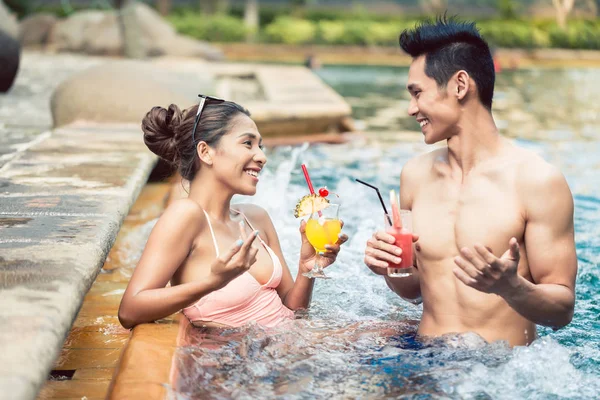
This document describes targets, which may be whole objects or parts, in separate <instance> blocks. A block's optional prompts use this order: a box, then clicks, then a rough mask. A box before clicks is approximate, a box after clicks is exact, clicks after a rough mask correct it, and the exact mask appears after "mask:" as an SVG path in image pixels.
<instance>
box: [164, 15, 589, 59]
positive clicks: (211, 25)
mask: <svg viewBox="0 0 600 400" xmlns="http://www.w3.org/2000/svg"><path fill="white" fill-rule="evenodd" d="M352 13H353V14H352ZM352 13H347V14H344V15H342V16H341V18H340V19H335V18H334V15H333V14H327V11H320V14H317V12H316V11H310V13H309V12H305V18H293V17H288V16H277V17H274V19H273V20H272V21H271V22H270V23H268V24H266V25H263V24H262V23H263V22H264V21H261V27H260V28H259V29H260V31H259V32H258V39H259V41H263V42H270V43H283V44H290V45H298V44H325V45H358V46H398V36H399V35H400V33H401V32H402V31H403V30H404V29H410V28H413V27H414V26H415V24H416V23H417V22H418V21H417V20H415V19H412V20H409V19H398V17H397V16H393V17H390V18H387V19H385V18H381V17H379V18H377V19H371V18H369V17H368V16H369V15H368V14H366V11H364V10H360V9H355V10H353V11H352ZM309 14H310V17H311V18H310V19H309V18H308V16H309ZM261 15H262V10H261ZM273 15H275V14H273ZM317 15H318V16H319V17H320V19H317V18H316V16H317ZM351 15H353V16H354V17H353V18H350V16H351ZM325 17H327V18H325ZM312 18H315V20H313V19H312ZM168 19H169V20H170V21H171V22H172V23H173V25H174V26H175V28H176V29H177V31H178V32H180V33H183V34H186V35H190V36H192V37H195V38H198V39H202V40H208V41H214V42H235V41H243V40H244V39H245V37H246V33H247V31H246V28H245V27H244V22H243V20H242V18H237V17H233V16H224V15H220V16H219V15H217V16H210V17H207V16H202V15H201V14H199V13H197V12H191V11H190V9H187V10H185V11H183V10H178V11H177V12H175V13H172V14H171V15H170V16H169V17H168ZM477 25H478V27H479V28H480V30H481V33H482V34H483V36H484V37H485V38H486V39H487V40H488V41H489V43H490V45H491V46H493V47H508V48H547V47H554V48H571V49H598V50H600V22H597V21H578V20H571V21H569V25H568V28H567V30H565V31H562V30H560V29H559V28H558V27H557V26H556V23H555V21H554V20H552V19H545V20H540V19H538V20H527V21H526V20H515V19H512V20H502V19H488V20H481V21H478V23H477Z"/></svg>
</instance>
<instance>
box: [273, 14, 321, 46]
mask: <svg viewBox="0 0 600 400" xmlns="http://www.w3.org/2000/svg"><path fill="white" fill-rule="evenodd" d="M316 33H317V26H316V24H315V23H314V22H312V21H307V20H305V19H299V18H291V17H279V18H277V19H276V20H275V21H273V22H272V23H271V24H269V25H268V26H267V27H266V28H265V38H266V39H267V40H268V41H269V42H272V43H284V44H305V43H311V42H313V41H314V39H315V37H316Z"/></svg>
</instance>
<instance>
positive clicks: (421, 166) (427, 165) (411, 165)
mask: <svg viewBox="0 0 600 400" xmlns="http://www.w3.org/2000/svg"><path fill="white" fill-rule="evenodd" d="M440 157H444V158H447V157H448V149H446V148H439V149H435V150H433V151H430V152H428V153H423V154H419V155H417V156H415V157H413V158H411V159H410V160H408V161H407V162H406V163H405V164H404V165H403V166H402V179H412V178H413V177H419V176H422V175H423V174H426V173H427V172H428V171H430V169H431V167H432V166H433V164H434V163H435V161H436V160H437V159H439V158H440Z"/></svg>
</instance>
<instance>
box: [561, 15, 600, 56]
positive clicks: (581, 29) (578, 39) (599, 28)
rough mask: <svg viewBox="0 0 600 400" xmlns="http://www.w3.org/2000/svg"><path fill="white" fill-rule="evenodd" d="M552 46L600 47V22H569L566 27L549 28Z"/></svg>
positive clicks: (573, 47)
mask: <svg viewBox="0 0 600 400" xmlns="http://www.w3.org/2000/svg"><path fill="white" fill-rule="evenodd" d="M550 42H551V44H552V47H562V48H566V49H596V50H597V49H600V24H599V23H598V22H596V21H594V22H593V21H580V22H576V23H570V24H569V25H568V26H567V29H565V30H562V29H560V28H559V27H558V26H553V27H552V28H551V29H550Z"/></svg>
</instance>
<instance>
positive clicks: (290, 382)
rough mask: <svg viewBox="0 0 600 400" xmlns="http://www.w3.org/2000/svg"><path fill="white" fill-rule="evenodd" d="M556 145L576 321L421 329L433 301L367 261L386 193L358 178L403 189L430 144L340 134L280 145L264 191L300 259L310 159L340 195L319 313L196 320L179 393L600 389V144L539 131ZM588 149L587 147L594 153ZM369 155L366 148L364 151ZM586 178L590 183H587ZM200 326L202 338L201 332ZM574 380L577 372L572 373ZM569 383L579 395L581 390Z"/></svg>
mask: <svg viewBox="0 0 600 400" xmlns="http://www.w3.org/2000/svg"><path fill="white" fill-rule="evenodd" d="M530 146H531V147H534V148H536V149H537V151H538V152H539V153H540V154H541V155H542V156H543V157H545V158H548V157H556V159H557V160H560V162H558V163H557V165H559V168H560V167H561V165H560V164H561V163H563V164H565V165H569V168H570V169H568V171H569V173H568V174H567V179H568V180H569V184H570V185H571V187H572V189H573V192H574V194H575V224H576V225H575V228H576V241H577V244H578V246H577V253H578V258H579V265H580V271H579V275H578V281H577V302H576V311H575V317H574V320H573V322H572V323H571V324H570V325H569V326H567V327H566V328H564V329H561V330H559V331H557V332H554V331H552V330H550V329H546V328H541V329H540V331H539V333H540V336H541V339H539V340H538V341H536V342H534V344H533V345H532V346H530V347H524V348H517V349H514V350H511V349H510V348H508V347H507V345H506V344H505V343H492V344H486V343H484V342H483V341H482V340H481V339H480V338H478V337H477V336H476V335H475V336H474V335H461V336H456V335H447V336H445V337H442V338H440V339H436V340H433V341H429V342H419V341H416V340H415V337H414V336H415V330H416V323H417V321H418V319H419V318H420V315H421V310H422V309H421V307H420V306H414V305H411V304H409V303H406V302H404V301H402V300H401V299H399V298H398V297H397V296H396V295H394V294H393V293H392V292H391V291H390V290H389V289H388V288H387V287H386V285H385V283H384V282H383V280H382V279H381V278H380V277H378V276H375V275H373V274H372V273H370V271H369V270H368V268H367V267H366V266H364V263H363V257H364V254H363V251H364V246H365V242H366V240H367V239H368V237H369V236H370V235H371V234H372V232H373V231H374V230H375V229H377V228H379V227H381V226H382V225H383V211H382V210H381V205H380V204H379V200H378V198H377V196H375V195H374V194H373V193H372V191H367V190H364V188H363V187H362V186H361V185H358V184H356V183H354V182H353V179H354V178H355V177H359V178H361V179H365V180H368V181H369V182H372V183H373V184H375V185H377V186H378V187H379V188H380V190H382V191H386V190H389V189H391V188H397V185H398V182H399V174H400V166H401V165H402V164H403V163H404V162H406V160H407V159H408V158H410V157H411V156H412V155H413V154H414V153H415V151H416V150H415V149H417V150H419V151H420V150H422V149H421V148H420V147H418V145H415V144H414V143H401V142H394V141H390V142H387V143H386V144H385V145H382V143H381V141H380V138H379V137H377V138H367V139H366V143H365V142H357V143H349V144H345V145H338V146H328V145H319V146H311V147H310V148H305V147H286V148H279V149H276V150H271V151H270V152H269V154H268V157H269V163H268V164H267V166H266V170H265V171H264V173H263V175H262V179H261V182H260V183H259V188H258V193H257V195H256V196H255V197H253V198H239V199H237V201H248V200H250V201H252V202H254V203H257V204H260V205H261V206H263V207H266V209H267V211H268V212H269V214H270V215H271V218H272V220H273V223H274V225H275V227H276V229H277V232H278V234H279V238H280V242H281V247H282V249H283V253H284V257H285V260H286V262H287V264H288V266H289V268H290V270H291V272H292V274H293V275H295V274H296V273H297V270H298V258H299V253H298V251H299V243H300V238H299V233H298V225H299V221H297V220H296V219H295V218H294V217H293V215H292V210H293V207H294V205H295V202H296V201H297V199H298V198H300V197H301V196H302V195H304V194H306V193H307V188H306V184H305V182H304V177H303V175H302V172H301V170H300V167H299V165H300V163H302V162H307V163H308V165H309V166H310V172H311V178H312V180H313V183H314V185H315V186H316V187H320V186H325V185H326V186H328V187H329V189H330V191H332V192H336V193H338V194H339V195H340V201H341V204H342V206H341V210H340V216H341V218H342V219H343V220H344V221H345V226H344V231H345V232H346V233H347V234H348V235H349V236H350V240H349V242H348V243H347V244H346V245H345V246H344V249H343V251H342V252H341V253H340V256H339V258H338V261H337V262H336V263H335V264H334V265H332V266H331V267H329V268H328V270H327V274H328V275H329V276H331V277H332V279H330V280H327V281H319V282H317V284H316V287H315V293H314V295H313V303H312V306H311V310H310V312H309V313H305V314H303V315H298V317H299V318H300V319H298V320H296V321H295V322H294V323H293V325H291V326H286V327H285V328H283V329H281V330H277V329H275V330H265V329H263V328H261V327H258V326H255V325H250V326H247V327H244V328H240V329H238V330H235V329H233V330H225V331H222V332H219V333H211V334H207V333H203V332H197V335H198V336H197V337H196V338H195V341H194V340H191V341H192V343H193V344H191V345H190V346H186V347H182V348H180V349H179V350H178V362H179V376H178V381H177V384H176V386H175V387H173V388H171V389H170V390H171V397H172V398H174V399H187V398H213V399H219V398H240V399H245V398H248V399H250V398H286V399H296V398H297V399H304V398H315V397H318V398H321V397H332V398H334V397H335V398H372V397H400V398H457V399H460V398H474V399H475V398H477V399H486V398H532V399H542V398H578V399H592V398H595V397H596V396H595V394H596V393H598V392H600V372H599V371H600V368H599V367H600V348H599V347H598V345H597V343H599V342H600V327H598V319H597V315H598V312H599V311H600V306H599V304H600V295H599V294H598V293H600V291H598V288H599V285H600V283H599V282H600V273H599V272H598V271H599V270H600V268H598V267H599V264H600V247H599V246H598V245H597V238H598V233H599V232H598V226H600V212H599V211H600V200H598V199H599V196H598V189H597V187H599V186H596V187H592V186H593V185H591V186H590V185H588V184H586V182H588V180H589V174H588V173H587V172H585V171H587V169H588V168H589V167H590V166H589V163H588V164H586V163H583V162H579V161H577V162H576V163H575V161H573V163H575V164H577V165H576V166H575V167H573V163H571V160H575V159H576V160H580V159H589V158H593V156H594V154H596V153H595V150H596V148H595V147H594V146H592V145H589V144H588V145H587V146H579V145H578V144H576V143H575V144H573V145H572V146H567V145H564V144H563V145H560V146H556V145H554V146H551V147H550V146H547V145H544V144H540V143H531V144H530ZM586 152H587V153H586ZM357 160H358V161H357ZM578 190H581V191H582V192H583V193H580V192H578ZM154 222H155V221H153V222H151V223H148V224H146V225H144V226H142V227H140V228H139V229H138V230H137V231H133V232H131V233H130V237H128V238H126V241H129V245H128V246H129V249H128V250H127V251H126V252H125V253H124V255H123V257H124V259H127V260H129V261H131V268H133V266H134V265H135V262H134V261H137V259H139V255H140V254H141V250H142V248H143V246H144V244H145V242H146V240H147V236H148V234H149V232H150V230H151V229H152V227H153V225H154ZM192 339H194V338H192ZM567 381H568V382H567ZM569 396H570V397H569Z"/></svg>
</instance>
